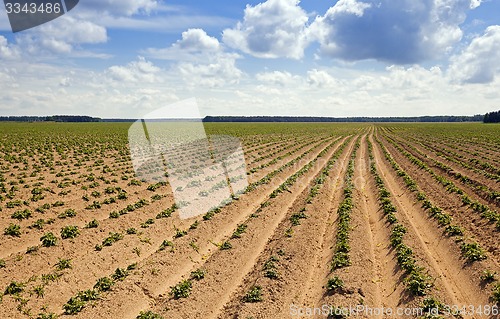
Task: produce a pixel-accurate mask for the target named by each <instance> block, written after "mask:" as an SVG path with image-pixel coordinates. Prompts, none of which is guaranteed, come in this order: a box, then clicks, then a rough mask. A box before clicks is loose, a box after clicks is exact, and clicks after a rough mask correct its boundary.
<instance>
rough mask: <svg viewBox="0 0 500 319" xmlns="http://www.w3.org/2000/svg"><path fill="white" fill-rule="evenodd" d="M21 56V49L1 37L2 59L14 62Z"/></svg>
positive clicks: (0, 53) (0, 51) (0, 54)
mask: <svg viewBox="0 0 500 319" xmlns="http://www.w3.org/2000/svg"><path fill="white" fill-rule="evenodd" d="M19 56H20V52H19V49H18V48H17V47H15V46H13V45H12V44H9V42H8V41H7V39H6V38H5V37H4V36H2V35H0V59H5V60H13V59H17V58H19Z"/></svg>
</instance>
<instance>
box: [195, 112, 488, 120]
mask: <svg viewBox="0 0 500 319" xmlns="http://www.w3.org/2000/svg"><path fill="white" fill-rule="evenodd" d="M483 118H484V115H480V114H478V115H474V116H418V117H305V116H207V117H205V118H204V119H203V122H482V121H483Z"/></svg>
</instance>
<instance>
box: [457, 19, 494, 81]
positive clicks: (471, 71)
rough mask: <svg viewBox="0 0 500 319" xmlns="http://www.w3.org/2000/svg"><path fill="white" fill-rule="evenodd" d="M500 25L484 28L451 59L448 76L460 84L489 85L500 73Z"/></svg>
mask: <svg viewBox="0 0 500 319" xmlns="http://www.w3.org/2000/svg"><path fill="white" fill-rule="evenodd" d="M498 61H500V25H493V26H489V27H488V28H486V31H485V33H484V34H483V35H482V36H478V37H476V38H474V39H473V40H472V41H471V43H470V44H469V46H468V47H466V48H465V49H464V50H463V51H462V52H461V53H460V54H458V55H455V56H453V57H452V58H451V62H452V63H451V65H450V69H449V75H450V77H451V79H452V80H454V81H457V82H460V83H490V82H492V81H493V80H494V79H495V76H496V75H497V74H498V73H499V72H500V65H499V64H498Z"/></svg>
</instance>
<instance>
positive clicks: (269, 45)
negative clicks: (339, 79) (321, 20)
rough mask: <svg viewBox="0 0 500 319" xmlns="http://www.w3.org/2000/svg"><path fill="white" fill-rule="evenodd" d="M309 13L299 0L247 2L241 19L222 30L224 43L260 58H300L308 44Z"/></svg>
mask: <svg viewBox="0 0 500 319" xmlns="http://www.w3.org/2000/svg"><path fill="white" fill-rule="evenodd" d="M307 22H308V16H307V13H306V12H305V11H304V10H303V9H302V8H301V7H300V6H299V1H298V0H267V1H266V2H264V3H260V4H258V5H256V6H250V5H247V7H246V9H245V15H244V18H243V21H242V22H238V24H237V25H236V27H235V28H233V29H226V30H224V31H223V42H224V43H225V44H226V45H228V46H230V47H232V48H235V49H238V50H241V51H243V52H245V53H248V54H251V55H253V56H256V57H260V58H278V57H286V58H292V59H300V58H302V57H303V55H304V49H305V47H306V46H307V45H308V40H307V34H306V29H307Z"/></svg>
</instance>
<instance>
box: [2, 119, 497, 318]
mask: <svg viewBox="0 0 500 319" xmlns="http://www.w3.org/2000/svg"><path fill="white" fill-rule="evenodd" d="M129 127H130V123H128V124H127V123H0V230H1V234H0V236H1V240H0V300H1V301H0V318H16V319H17V318H19V319H21V318H40V319H47V318H89V319H90V318H117V319H127V318H129V319H133V318H142V319H147V318H156V319H158V318H165V319H167V318H169V319H170V318H172V319H181V318H182V319H185V318H204V319H206V318H214V319H216V318H221V319H222V318H241V319H250V318H253V319H257V318H347V310H348V309H349V307H351V309H352V308H354V309H358V310H359V311H358V312H357V313H352V312H351V313H350V316H349V317H352V318H390V317H401V318H420V317H421V318H500V315H499V314H498V313H499V309H498V307H499V303H500V276H499V273H500V249H499V246H500V245H499V234H500V126H498V125H484V124H470V123H464V124H399V123H388V124H368V123H367V124H319V123H309V124H302V123H295V124H292V123H265V124H264V123H251V124H250V123H245V124H232V123H209V124H205V129H206V131H207V133H208V134H211V135H229V136H232V137H236V138H238V139H239V140H240V142H241V144H242V147H243V151H244V158H245V168H246V178H247V180H248V186H247V187H246V188H245V189H244V191H243V192H242V193H241V194H238V195H235V194H233V200H231V201H227V202H226V203H224V205H223V206H221V207H218V208H213V209H210V210H208V211H206V212H205V213H204V214H202V215H198V216H196V217H191V218H180V216H179V207H178V205H176V203H175V201H174V197H173V192H172V189H171V187H170V184H169V182H168V178H167V179H166V181H158V182H154V183H152V182H150V181H146V180H144V179H141V177H140V176H137V175H136V174H135V172H134V167H133V165H132V161H131V156H130V150H129V145H128V128H129ZM195 186H196V185H193V187H195ZM202 193H203V194H204V195H202V196H206V197H209V196H210V191H209V190H201V191H200V194H202ZM361 309H363V310H361ZM398 309H399V310H400V311H404V312H402V313H396V311H398ZM382 311H385V312H386V313H382ZM388 311H393V313H392V315H390V314H388V313H387V312H388Z"/></svg>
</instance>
